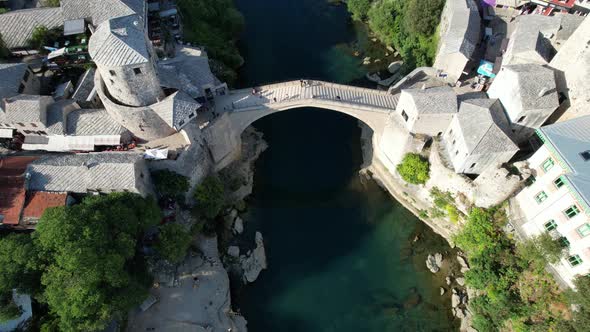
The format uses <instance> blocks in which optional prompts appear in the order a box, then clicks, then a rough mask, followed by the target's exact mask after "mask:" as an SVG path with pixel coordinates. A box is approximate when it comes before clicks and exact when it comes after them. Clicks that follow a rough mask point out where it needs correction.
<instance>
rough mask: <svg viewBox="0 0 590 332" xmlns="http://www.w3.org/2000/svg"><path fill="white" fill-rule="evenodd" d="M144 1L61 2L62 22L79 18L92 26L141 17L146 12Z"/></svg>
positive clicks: (62, 0) (83, 0)
mask: <svg viewBox="0 0 590 332" xmlns="http://www.w3.org/2000/svg"><path fill="white" fill-rule="evenodd" d="M146 2H147V1H145V0H98V1H93V0H91V1H89V0H61V8H62V11H63V17H64V20H76V19H80V18H84V19H88V18H91V19H92V24H93V25H94V26H98V25H99V24H101V23H103V22H105V21H107V20H109V19H111V18H115V17H121V16H128V15H133V14H138V15H140V19H141V20H142V21H143V20H144V17H143V15H144V14H145V12H146V8H147V4H146Z"/></svg>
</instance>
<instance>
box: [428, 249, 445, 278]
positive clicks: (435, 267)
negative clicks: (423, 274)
mask: <svg viewBox="0 0 590 332" xmlns="http://www.w3.org/2000/svg"><path fill="white" fill-rule="evenodd" d="M442 261H443V257H442V254H440V253H436V254H434V255H428V258H426V267H427V268H428V269H429V270H430V272H432V273H437V272H438V271H440V267H441V266H442Z"/></svg>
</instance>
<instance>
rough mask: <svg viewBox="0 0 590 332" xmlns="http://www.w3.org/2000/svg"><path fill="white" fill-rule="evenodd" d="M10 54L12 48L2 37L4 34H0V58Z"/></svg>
mask: <svg viewBox="0 0 590 332" xmlns="http://www.w3.org/2000/svg"><path fill="white" fill-rule="evenodd" d="M9 56H10V50H9V49H8V47H7V46H6V42H4V39H2V34H0V59H6V58H8V57H9Z"/></svg>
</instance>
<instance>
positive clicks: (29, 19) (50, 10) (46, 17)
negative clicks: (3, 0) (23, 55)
mask: <svg viewBox="0 0 590 332" xmlns="http://www.w3.org/2000/svg"><path fill="white" fill-rule="evenodd" d="M63 21H64V20H63V17H62V15H61V9H60V8H59V7H45V8H33V9H23V10H15V11H11V12H8V13H6V14H2V15H0V34H2V39H4V42H6V46H8V48H21V47H22V48H26V47H27V46H28V40H29V39H30V38H31V35H32V34H33V31H34V30H35V28H37V27H39V26H45V27H47V28H48V29H53V28H57V27H60V26H62V24H63Z"/></svg>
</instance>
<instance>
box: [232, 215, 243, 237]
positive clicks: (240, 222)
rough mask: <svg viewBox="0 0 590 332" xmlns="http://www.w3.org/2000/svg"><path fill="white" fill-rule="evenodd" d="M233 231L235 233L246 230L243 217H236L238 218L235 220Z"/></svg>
mask: <svg viewBox="0 0 590 332" xmlns="http://www.w3.org/2000/svg"><path fill="white" fill-rule="evenodd" d="M233 231H234V234H242V232H243V231H244V221H243V220H242V218H240V217H236V220H235V221H234V228H233Z"/></svg>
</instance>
